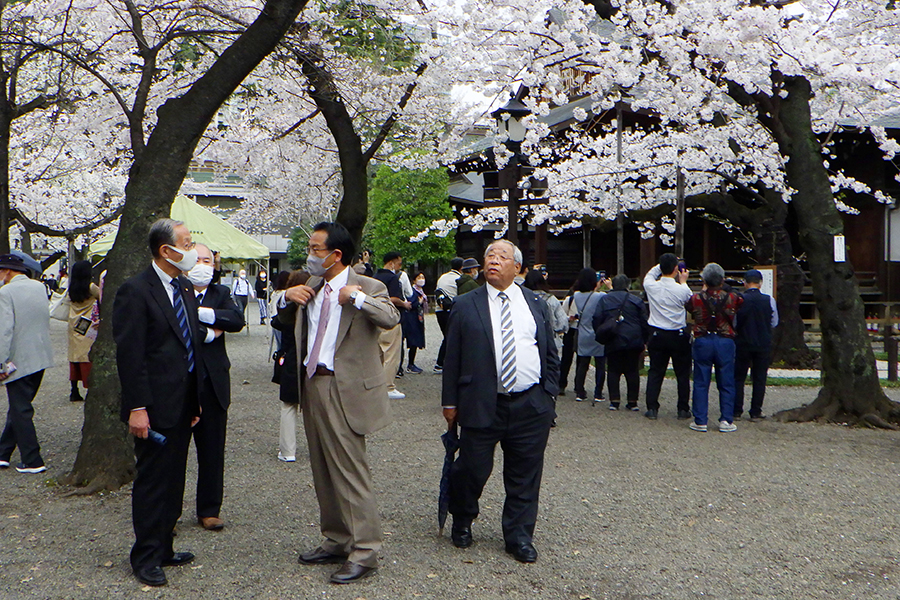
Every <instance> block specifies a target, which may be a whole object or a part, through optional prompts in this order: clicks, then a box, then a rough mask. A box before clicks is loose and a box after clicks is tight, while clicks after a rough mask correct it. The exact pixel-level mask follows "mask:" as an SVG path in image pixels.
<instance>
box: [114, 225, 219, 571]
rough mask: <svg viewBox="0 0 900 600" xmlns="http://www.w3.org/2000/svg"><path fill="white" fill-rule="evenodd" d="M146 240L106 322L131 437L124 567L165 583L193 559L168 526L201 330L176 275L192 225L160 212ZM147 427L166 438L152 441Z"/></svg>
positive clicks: (187, 290)
mask: <svg viewBox="0 0 900 600" xmlns="http://www.w3.org/2000/svg"><path fill="white" fill-rule="evenodd" d="M148 242H149V244H148V245H149V247H150V252H151V254H152V255H153V262H152V263H151V264H150V267H149V268H147V269H146V270H145V271H143V272H142V273H139V274H138V275H135V276H134V277H132V278H131V279H129V280H127V281H126V282H125V283H123V284H122V285H121V286H120V287H119V289H118V291H117V292H116V298H115V302H114V304H113V315H112V323H113V337H114V338H115V341H116V363H117V367H118V371H119V381H120V382H121V385H122V407H121V417H122V420H123V421H125V422H126V423H128V429H129V431H130V432H131V434H132V435H133V436H134V437H135V440H134V453H135V456H136V458H137V476H136V477H135V479H134V486H133V488H132V492H131V502H132V520H133V525H134V535H135V543H134V546H132V548H131V567H132V569H133V570H134V574H135V577H137V579H138V581H140V582H141V583H143V584H145V585H152V586H159V585H165V584H166V575H165V573H163V570H162V567H166V566H177V565H183V564H186V563H189V562H191V561H192V560H193V559H194V555H193V554H191V553H190V552H175V551H174V549H173V548H172V538H173V536H172V531H173V529H174V528H175V523H176V522H177V521H178V517H179V516H181V503H182V499H183V497H184V477H185V467H186V465H187V452H188V446H189V445H190V442H191V426H192V425H195V424H196V423H197V421H198V419H199V416H200V402H199V398H198V394H197V390H198V383H199V382H198V377H199V376H200V375H201V373H202V371H203V368H202V364H203V363H202V362H201V361H202V354H203V351H202V347H203V342H204V338H205V337H206V331H205V328H201V325H200V322H199V320H198V318H197V299H196V297H195V296H194V290H193V286H192V285H191V283H190V282H189V281H188V280H187V279H185V278H184V277H182V272H184V271H190V270H191V269H192V268H193V267H194V265H195V264H197V250H196V249H194V243H193V241H192V240H191V232H190V231H189V230H188V228H187V227H185V225H184V223H182V222H180V221H173V220H172V219H159V220H158V221H156V222H155V223H153V225H152V226H151V227H150V233H149V236H148ZM201 329H202V332H201ZM151 430H152V431H153V432H155V433H158V434H161V435H162V436H164V437H165V443H160V442H159V441H153V440H152V439H151ZM152 437H156V436H152ZM156 439H157V440H159V439H160V438H158V437H156Z"/></svg>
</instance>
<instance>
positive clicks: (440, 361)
mask: <svg viewBox="0 0 900 600" xmlns="http://www.w3.org/2000/svg"><path fill="white" fill-rule="evenodd" d="M434 314H435V316H436V317H437V321H438V326H440V328H441V335H447V322H448V321H449V320H450V311H449V310H438V311H435V313H434ZM446 353H447V343H446V342H445V341H444V340H441V347H440V349H439V350H438V355H437V361H435V364H436V365H437V366H438V367H441V368H443V366H444V355H445V354H446Z"/></svg>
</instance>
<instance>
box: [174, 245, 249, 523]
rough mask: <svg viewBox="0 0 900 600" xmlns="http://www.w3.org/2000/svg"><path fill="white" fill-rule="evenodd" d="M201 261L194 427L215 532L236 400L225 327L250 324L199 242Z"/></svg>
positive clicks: (200, 483) (203, 519)
mask: <svg viewBox="0 0 900 600" xmlns="http://www.w3.org/2000/svg"><path fill="white" fill-rule="evenodd" d="M195 247H196V249H197V264H196V265H194V268H193V269H191V270H190V271H189V272H188V274H187V278H188V279H189V280H190V281H191V283H192V284H193V285H194V294H195V295H196V297H197V302H198V304H199V305H200V308H198V314H199V318H200V322H201V323H202V324H204V325H206V327H207V333H206V338H205V339H204V340H203V342H204V346H203V360H202V365H203V377H202V378H201V380H200V409H201V413H202V415H203V418H202V419H200V422H198V423H197V426H196V427H194V429H193V433H194V445H195V446H197V521H198V522H199V523H200V526H201V527H203V528H204V529H208V530H210V531H218V530H220V529H222V528H223V527H225V522H224V521H222V519H221V518H219V511H220V510H221V508H222V497H223V496H224V485H225V429H226V426H227V423H228V406H229V405H230V404H231V377H230V375H229V369H231V362H230V361H229V360H228V353H227V352H226V351H225V336H224V335H223V332H226V331H227V332H228V333H237V332H238V331H240V330H241V329H243V328H244V315H243V313H242V312H241V309H240V308H238V306H237V305H236V304H235V303H234V300H232V299H231V292H230V290H229V289H228V288H227V287H225V286H224V285H215V284H213V285H210V282H211V281H212V276H213V271H214V269H215V266H214V263H213V260H214V259H213V255H212V252H210V250H209V248H208V247H206V246H205V245H203V244H197V245H196V246H195Z"/></svg>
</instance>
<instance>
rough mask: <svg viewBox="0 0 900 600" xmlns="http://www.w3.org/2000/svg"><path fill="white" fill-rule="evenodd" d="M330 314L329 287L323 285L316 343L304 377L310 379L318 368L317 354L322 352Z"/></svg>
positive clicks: (310, 354)
mask: <svg viewBox="0 0 900 600" xmlns="http://www.w3.org/2000/svg"><path fill="white" fill-rule="evenodd" d="M329 313H331V286H330V285H328V284H327V283H326V284H325V290H324V292H323V293H322V309H321V310H320V311H319V325H318V326H317V327H316V341H315V343H313V348H312V352H310V353H309V361H307V363H306V377H307V378H312V376H313V375H315V374H316V368H317V367H318V366H319V352H320V351H321V350H322V340H324V339H325V330H326V329H328V315H329Z"/></svg>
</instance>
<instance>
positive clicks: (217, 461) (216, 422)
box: [191, 379, 228, 519]
mask: <svg viewBox="0 0 900 600" xmlns="http://www.w3.org/2000/svg"><path fill="white" fill-rule="evenodd" d="M202 385H203V386H204V388H205V389H204V390H203V393H201V395H200V397H201V398H209V399H210V400H211V401H209V402H204V403H203V404H202V406H203V413H202V414H201V415H200V420H199V421H198V422H197V425H195V426H194V427H193V429H192V430H191V431H192V433H193V437H194V445H195V446H196V447H197V518H200V519H202V518H205V517H218V516H219V511H220V510H221V508H222V498H223V497H224V495H225V432H226V429H227V427H228V411H227V410H225V409H224V408H222V405H221V404H219V402H218V400H216V393H215V391H214V390H213V389H212V386H211V385H210V382H209V380H208V379H207V380H205V381H204V383H203V384H202Z"/></svg>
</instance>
